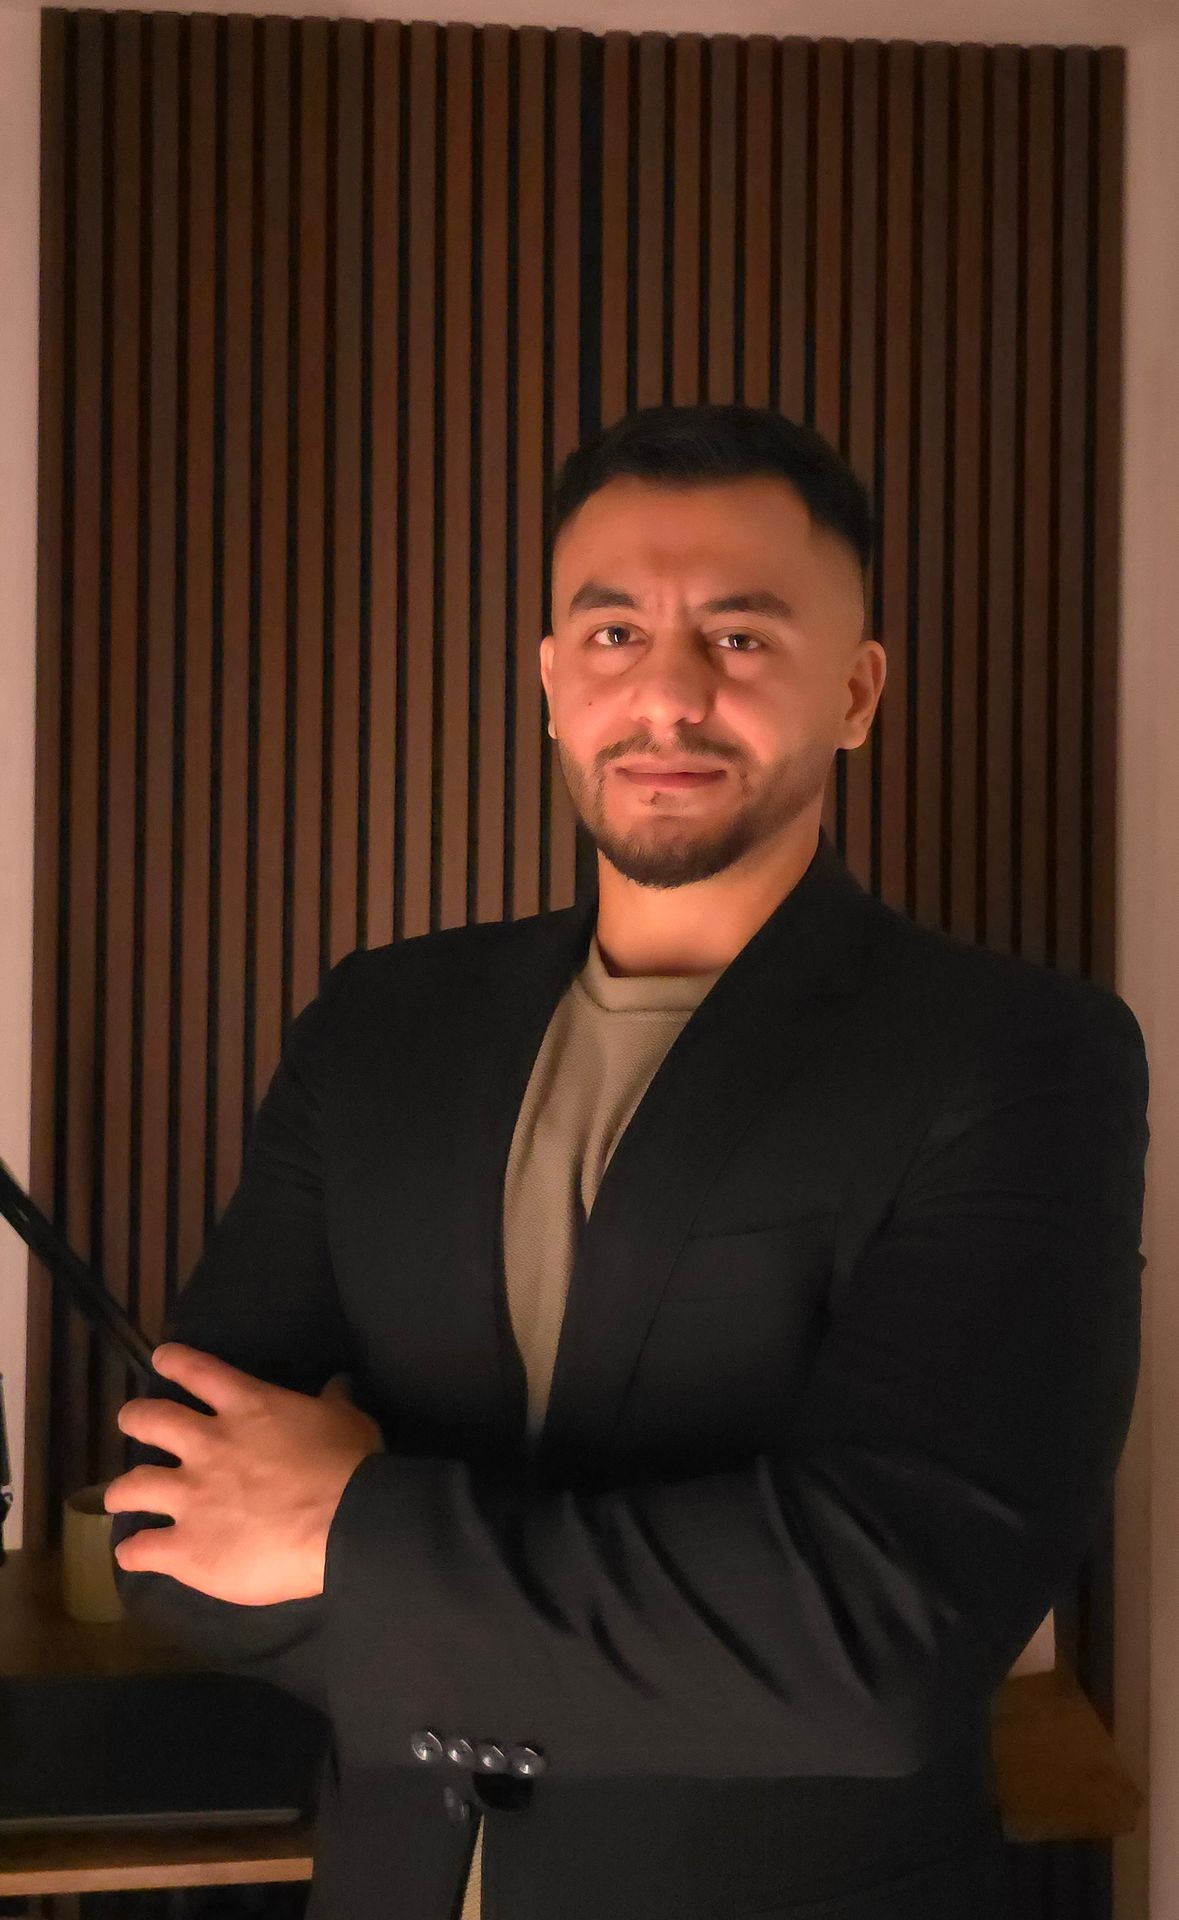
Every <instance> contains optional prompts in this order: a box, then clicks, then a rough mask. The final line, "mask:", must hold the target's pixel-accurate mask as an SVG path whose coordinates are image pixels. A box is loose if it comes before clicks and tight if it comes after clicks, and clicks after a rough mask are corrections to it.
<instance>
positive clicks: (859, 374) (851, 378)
mask: <svg viewBox="0 0 1179 1920" xmlns="http://www.w3.org/2000/svg"><path fill="white" fill-rule="evenodd" d="M849 86H850V100H851V115H852V129H851V130H852V146H851V153H852V167H851V178H850V179H849V180H848V181H847V182H846V187H847V191H848V196H849V203H850V204H849V208H848V225H849V228H850V233H849V242H850V246H849V252H850V262H849V284H848V287H847V290H846V298H847V302H848V306H849V309H850V311H849V313H848V327H847V334H848V344H847V386H848V405H847V419H846V421H845V423H844V428H845V434H846V443H847V457H848V460H849V462H850V464H851V466H852V468H853V470H854V472H855V473H857V474H858V475H859V477H860V478H861V480H863V481H864V483H865V485H866V486H867V487H868V489H869V492H870V493H874V492H875V473H876V409H877V394H876V349H877V338H878V331H879V327H878V318H877V297H878V289H879V286H880V262H879V259H878V257H877V243H878V239H879V229H880V205H879V192H880V180H879V169H880V152H879V122H880V48H879V45H878V43H877V42H876V41H873V40H860V41H857V43H856V45H855V46H854V47H853V49H852V54H851V73H850V78H849ZM867 592H868V594H869V596H871V594H872V592H873V583H872V580H871V579H869V582H868V586H867ZM867 616H868V620H869V622H870V621H871V616H872V602H871V598H870V597H869V600H868V603H867ZM869 630H870V629H869ZM891 664H892V663H891V658H890V661H889V665H890V667H891ZM885 684H886V685H887V681H886V683H885ZM879 744H880V742H879V735H878V734H877V732H876V729H875V727H873V729H872V732H871V733H870V734H869V736H868V738H867V740H865V742H864V744H863V746H862V747H859V748H857V749H856V750H855V751H854V752H852V753H847V754H845V755H844V765H845V769H846V772H845V797H844V823H845V824H844V855H845V858H846V859H847V862H848V864H849V866H850V867H851V868H852V871H853V872H854V873H855V874H856V875H857V876H858V877H859V879H860V881H861V883H862V885H864V886H870V885H871V884H872V812H873V795H872V781H873V773H872V763H873V758H874V756H875V755H876V753H877V752H878V751H879Z"/></svg>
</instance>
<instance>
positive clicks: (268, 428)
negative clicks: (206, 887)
mask: <svg viewBox="0 0 1179 1920" xmlns="http://www.w3.org/2000/svg"><path fill="white" fill-rule="evenodd" d="M291 38H292V29H291V25H290V22H289V21H286V20H267V21H265V22H264V23H263V26H262V30H261V50H260V56H259V57H260V58H261V62H262V89H261V124H260V125H259V126H258V127H257V128H256V130H255V137H256V138H257V139H258V140H260V142H261V145H262V164H261V172H262V181H261V192H262V206H261V214H260V238H259V248H260V253H261V259H260V261H259V263H258V264H259V298H260V300H261V306H262V311H261V314H260V315H257V316H255V324H256V325H258V326H259V327H260V329H261V340H260V355H259V359H260V364H259V378H260V381H261V391H260V394H259V396H258V398H259V406H260V419H259V436H260V437H259V449H258V477H257V484H258V588H257V591H258V614H257V622H258V630H257V633H256V635H255V637H254V646H255V660H256V664H255V673H256V675H257V690H256V694H255V716H254V726H255V733H256V741H257V744H256V747H255V758H254V814H255V840H254V845H255V856H254V900H253V915H254V951H253V955H252V964H253V989H254V1029H253V1103H254V1105H255V1106H257V1104H258V1102H259V1100H260V1099H261V1098H262V1095H263V1093H264V1092H265V1089H266V1085H267V1083H268V1081H269V1079H270V1076H271V1074H272V1073H273V1072H274V1069H275V1067H276V1065H277V1064H278V1057H279V1049H280V1045H281V1040H282V1029H283V1012H284V1008H283V973H284V932H283V924H284V895H285V891H286V841H287V835H288V832H289V823H288V820H287V806H286V768H287V745H286V741H287V630H288V624H289V622H290V619H291V610H290V608H289V607H288V603H287V577H288V569H289V557H290V556H289V543H288V538H287V520H288V514H289V511H290V507H291V490H290V488H289V485H288V466H289V462H290V456H291V441H290V424H289V417H288V402H289V394H290V388H291V381H292V377H293V373H294V369H293V367H292V364H291V358H290V326H291V317H292V316H291V297H290V282H291V266H292V262H291V111H292V108H291Z"/></svg>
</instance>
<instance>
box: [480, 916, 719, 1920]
mask: <svg viewBox="0 0 1179 1920" xmlns="http://www.w3.org/2000/svg"><path fill="white" fill-rule="evenodd" d="M722 971H723V969H720V968H718V969H717V970H716V971H715V972H712V973H700V974H688V975H671V974H635V975H630V976H627V977H616V976H615V975H613V974H611V973H609V972H608V971H607V969H606V964H605V962H604V960H603V959H602V953H601V949H600V947H599V946H598V938H597V934H596V932H595V933H593V934H591V936H590V943H589V948H588V951H587V954H586V959H585V964H584V965H583V967H582V969H581V971H580V972H579V973H577V974H575V975H574V977H573V979H572V980H571V981H570V982H569V986H568V988H567V989H566V991H565V993H564V994H563V995H562V997H561V999H560V1001H559V1002H558V1004H557V1007H556V1008H555V1010H554V1013H553V1017H552V1019H551V1020H550V1022H549V1025H548V1027H547V1029H546V1031H545V1036H544V1039H543V1040H542V1042H541V1046H540V1051H539V1053H538V1054H537V1056H536V1060H535V1062H534V1064H533V1068H532V1073H531V1075H530V1077H529V1081H528V1085H527V1087H526V1089H525V1092H524V1098H523V1100H522V1102H521V1104H520V1111H519V1114H518V1115H517V1117H516V1126H515V1131H514V1133H513V1135H512V1145H511V1149H510V1151H509V1154H508V1164H507V1169H506V1172H505V1175H504V1197H503V1205H504V1217H503V1230H504V1276H505V1282H506V1286H507V1296H508V1308H509V1312H510V1316H511V1322H512V1330H513V1332H514V1334H515V1337H516V1343H517V1345H518V1347H519V1349H520V1355H521V1358H522V1360H523V1362H524V1371H525V1374H526V1376H527V1380H528V1427H527V1434H528V1440H529V1442H530V1444H531V1445H532V1446H535V1445H536V1442H537V1439H538V1436H539V1434H540V1430H541V1428H542V1426H543V1425H544V1417H545V1411H546V1408H547V1406H548V1398H549V1387H550V1385H551V1382H552V1377H553V1365H554V1362H555V1360H556V1356H557V1341H558V1338H559V1336H560V1332H561V1321H562V1319H563V1318H564V1314H565V1297H566V1293H567V1290H568V1286H569V1275H570V1272H571V1271H572V1268H573V1262H574V1259H575V1257H576V1254H577V1248H578V1244H579V1242H580V1237H581V1232H582V1229H583V1228H584V1226H585V1222H586V1218H587V1216H588V1214H589V1211H590V1208H591V1207H592V1206H593V1204H594V1199H595V1196H596V1194H597V1191H598V1187H599V1185H600V1184H601V1180H602V1176H603V1174H604V1173H605V1171H606V1168H607V1166H608V1165H609V1164H610V1156H611V1155H612V1154H613V1152H614V1149H615V1147H616V1146H617V1144H618V1141H619V1140H620V1138H621V1136H622V1134H623V1132H624V1130H625V1128H626V1126H627V1124H628V1123H629V1121H630V1118H631V1116H632V1114H633V1113H634V1110H635V1108H636V1107H637V1106H638V1104H639V1101H640V1100H641V1099H642V1097H643V1094H644V1093H645V1092H646V1090H647V1087H648V1085H649V1084H650V1082H651V1080H652V1079H653V1078H654V1075H655V1072H656V1070H657V1068H658V1066H659V1064H660V1062H661V1060H662V1059H663V1056H664V1054H665V1053H666V1052H667V1049H668V1048H669V1047H670V1045H671V1043H672V1041H673V1040H674V1039H675V1037H676V1035H677V1034H678V1033H679V1031H680V1029H681V1028H682V1027H683V1026H684V1024H685V1022H686V1021H687V1019H688V1018H689V1016H690V1015H691V1014H692V1013H693V1012H694V1011H695V1009H696V1008H697V1007H698V1006H699V1004H700V1002H701V1001H702V1000H703V998H704V996H705V994H706V993H707V992H708V990H709V988H710V987H711V986H712V985H713V984H714V982H715V981H717V980H718V979H719V978H720V974H721V972H722ZM482 1860H483V1824H482V1821H480V1825H479V1831H478V1834H477V1837H476V1841H475V1851H474V1854H473V1856H472V1859H471V1866H470V1872H469V1874H468V1876H467V1884H466V1892H465V1896H464V1899H463V1907H462V1914H461V1916H460V1920H480V1886H481V1873H482Z"/></svg>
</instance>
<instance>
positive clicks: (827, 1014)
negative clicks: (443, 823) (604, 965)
mask: <svg viewBox="0 0 1179 1920" xmlns="http://www.w3.org/2000/svg"><path fill="white" fill-rule="evenodd" d="M871 905H872V896H871V895H870V894H868V893H867V892H866V891H865V890H864V888H862V887H861V886H860V883H859V882H858V880H856V879H855V877H854V875H852V874H851V873H850V872H849V870H848V868H847V867H846V866H845V865H844V863H843V861H842V860H841V859H840V857H839V854H838V853H837V852H836V850H835V848H834V846H833V844H832V842H831V840H830V838H829V837H828V836H827V834H826V833H825V832H824V833H822V834H821V835H820V841H819V846H818V850H817V851H816V854H815V857H814V859H813V861H812V862H811V865H810V867H808V869H807V871H806V873H805V874H804V875H803V877H802V879H801V880H800V881H799V882H798V884H797V885H796V886H795V887H794V888H793V889H792V891H791V892H790V893H789V894H788V895H787V896H786V898H785V899H784V900H783V901H782V902H781V904H780V905H779V906H778V907H777V908H775V910H774V912H773V913H772V914H771V915H770V916H769V918H768V920H766V921H765V922H764V923H763V925H762V926H761V927H760V928H759V929H758V931H757V933H756V934H755V935H754V936H753V938H752V939H751V940H750V941H748V942H747V944H746V945H745V947H743V948H742V950H741V952H740V953H739V954H738V955H737V956H736V958H735V959H734V960H733V961H732V962H731V963H730V965H729V966H728V967H726V968H725V970H724V972H723V973H722V974H721V976H720V978H719V979H718V980H717V981H716V982H715V984H714V985H713V987H712V988H711V989H710V990H709V992H708V993H707V994H706V996H705V998H704V999H703V1001H701V1003H700V1005H699V1006H698V1007H697V1008H696V1009H695V1011H694V1012H693V1013H692V1015H691V1016H690V1017H689V1019H688V1020H687V1022H686V1023H685V1025H684V1026H683V1028H682V1029H681V1030H680V1032H679V1034H678V1035H677V1036H676V1039H675V1040H674V1041H673V1043H672V1045H671V1047H670V1048H669V1049H668V1051H667V1053H666V1055H665V1056H664V1058H663V1060H662V1062H661V1064H660V1066H659V1068H658V1070H657V1071H656V1073H655V1075H654V1076H653V1078H652V1080H651V1082H650V1084H649V1086H648V1087H647V1089H646V1091H645V1093H644V1095H643V1098H642V1099H641V1101H640V1102H639V1105H638V1106H637V1108H636V1109H635V1112H634V1113H633V1115H632V1116H631V1119H630V1122H629V1124H628V1125H627V1127H626V1129H625V1131H624V1132H623V1134H622V1136H621V1138H620V1139H619V1141H618V1144H617V1146H616V1147H615V1150H614V1153H613V1155H612V1157H611V1160H610V1163H609V1165H608V1166H607V1168H606V1171H605V1174H604V1175H603V1178H602V1181H601V1184H600V1186H599V1189H598V1193H597V1196H596V1198H595V1201H594V1205H593V1207H592V1208H591V1210H590V1214H589V1217H588V1219H587V1221H586V1224H585V1228H584V1231H583V1234H582V1239H581V1243H580V1246H579V1248H578V1252H577V1256H576V1259H575V1261H574V1265H573V1270H572V1273H571V1275H570V1279H569V1289H568V1296H567V1300H566V1307H565V1315H564V1320H563V1323H562V1328H561V1336H560V1341H559V1345H558V1349H557V1356H556V1363H555V1367H554V1373H553V1380H552V1387H551V1392H550V1396H549V1402H548V1409H547V1418H546V1421H545V1425H544V1429H543V1431H542V1434H541V1436H540V1443H539V1447H538V1453H537V1466H538V1468H539V1469H542V1470H544V1471H554V1470H556V1471H564V1470H565V1469H566V1468H568V1469H570V1470H574V1471H577V1472H584V1471H585V1470H586V1469H587V1468H589V1469H593V1468H594V1467H597V1466H601V1465H602V1464H603V1463H604V1460H605V1458H606V1455H607V1453H608V1449H609V1443H610V1439H611V1435H612V1433H613V1430H614V1427H615V1423H616V1421H617V1419H618V1416H619V1413H620V1411H621V1408H622V1403H623V1400H624V1397H625V1394H626V1388H627V1384H628V1381H629V1379H630V1376H631V1373H632V1370H633V1368H634V1365H635V1363H636V1361H637V1358H638V1355H639V1351H640V1348H641V1347H642V1344H643V1341H644V1339H645V1337H646V1333H647V1329H648V1327H649V1325H650V1323H651V1320H652V1317H653V1316H654V1314H655V1312H656V1310H657V1308H658V1305H659V1300H660V1296H661V1295H662V1293H663V1290H664V1287H665V1286H666V1284H667V1280H668V1276H669V1274H670V1271H671V1268H672V1265H673V1263H674V1261H675V1258H676V1255H677V1254H678V1252H679V1250H680V1247H681V1245H682V1244H683V1241H684V1239H685V1237H686V1235H687V1234H688V1232H689V1230H690V1228H691V1225H692V1220H693V1217H694V1215H695V1214H696V1212H697V1210H698V1208H699V1206H700V1203H701V1201H702V1200H703V1198H704V1195H705V1193H706V1191H707V1189H708V1186H709V1183H710V1182H711V1180H712V1179H713V1177H714V1176H715V1174H716V1173H717V1172H718V1171H719V1169H720V1168H721V1167H722V1166H723V1165H724V1163H725V1161H726V1160H727V1159H728V1157H729V1156H730V1155H731V1154H732V1153H733V1152H735V1151H736V1150H737V1148H738V1146H739V1143H740V1139H741V1136H742V1133H743V1132H744V1131H745V1129H746V1128H747V1127H748V1126H749V1125H750V1124H752V1122H753V1120H754V1118H755V1117H756V1114H757V1112H758V1109H759V1108H760V1107H761V1106H762V1105H763V1104H764V1103H765V1102H766V1101H768V1100H770V1099H771V1098H773V1097H774V1096H775V1094H776V1093H777V1092H778V1091H779V1090H780V1089H781V1088H782V1087H783V1085H784V1084H786V1083H787V1082H788V1081H789V1079H790V1077H791V1075H792V1074H794V1073H796V1072H798V1070H799V1069H800V1068H801V1066H802V1065H803V1063H804V1062H805V1061H806V1060H808V1059H810V1058H811V1056H812V1055H814V1054H815V1053H816V1052H818V1051H819V1050H820V1049H821V1048H822V1047H823V1045H824V1044H825V1043H826V1042H827V1040H828V1039H829V1038H830V1036H831V1035H832V1034H833V1032H834V1030H835V1028H836V1026H837V1025H838V1024H839V1022H840V1021H841V1019H842V1018H843V1017H844V1015H845V1014H846V1012H847V1009H848V1006H849V1004H850V1001H851V998H852V997H853V996H854V995H855V993H856V991H857V989H858V987H859V986H860V984H861V981H862V979H863V974H864V968H865V965H866V936H867V931H868V926H869V922H870V914H869V912H868V911H866V910H865V909H867V908H870V906H871ZM597 907H598V900H597V891H596V889H595V891H594V893H593V895H592V896H591V897H590V898H589V899H588V900H586V901H583V902H579V903H578V904H577V905H575V906H573V907H570V908H565V909H562V910H560V911H559V912H557V913H553V914H549V915H544V916H538V917H537V918H536V919H535V920H534V921H533V922H531V923H529V925H528V926H527V927H525V926H523V925H521V926H520V927H519V928H518V932H519V934H520V936H521V939H522V941H523V946H522V947H521V946H520V945H518V944H517V943H516V942H514V941H509V942H508V943H507V944H506V947H505V949H504V952H503V956H502V963H501V962H500V961H498V960H497V964H496V967H495V969H494V972H495V975H496V980H495V986H494V991H492V992H490V993H489V994H488V997H487V1003H486V1010H487V1014H488V1016H489V1020H490V1023H491V1025H492V1027H493V1029H494V1033H495V1036H496V1037H495V1038H494V1039H492V1044H491V1046H490V1047H489V1049H488V1051H487V1053H486V1054H485V1056H484V1058H485V1059H487V1060H491V1061H493V1062H494V1063H495V1068H496V1072H495V1087H494V1093H493V1095H492V1106H491V1113H490V1120H489V1137H488V1141H487V1151H486V1152H485V1153H483V1154H480V1155H479V1157H478V1169H477V1172H476V1176H475V1191H474V1193H473V1195H472V1200H473V1211H472V1216H471V1218H472V1224H473V1225H474V1226H475V1227H476V1228H477V1230H478V1231H479V1232H480V1234H482V1233H483V1232H486V1234H487V1240H486V1242H485V1244H486V1245H487V1246H488V1252H489V1255H490V1260H491V1271H492V1274H493V1276H494V1279H493V1285H494V1291H495V1297H496V1312H497V1327H498V1333H499V1355H500V1377H501V1382H502V1388H503V1394H504V1411H505V1414H506V1418H507V1425H508V1430H509V1432H510V1433H512V1434H514V1435H515V1436H516V1437H517V1440H518V1442H519V1443H520V1444H522V1434H523V1427H524V1413H525V1404H526V1382H525V1378H524V1369H523V1365H522V1362H521V1360H520V1355H519V1351H518V1349H517V1347H516V1345H515V1341H514V1339H513V1337H512V1333H511V1328H510V1322H509V1318H508V1313H507V1305H506V1299H507V1296H506V1284H505V1276H504V1264H503V1236H502V1224H503V1222H502V1205H503V1181H504V1173H505V1169H506V1166H507V1158H508V1151H509V1148H510V1146H511V1140H512V1133H513V1130H514V1126H515V1121H516V1116H517V1113H518V1112H519V1108H520V1103H521V1101H522V1100H523V1097H524V1092H525V1089H526V1087H527V1084H528V1078H529V1075H530V1073H531V1071H532V1066H533V1064H534V1062H535V1059H536V1056H537V1053H538V1052H539V1049H540V1044H541V1041H542V1039H543V1037H544V1033H545V1030H546V1028H547V1026H548V1023H549V1020H550V1018H551V1016H552V1014H553V1012H554V1010H555V1008H556V1006H557V1003H558V1001H559V999H560V997H561V995H562V993H563V992H564V991H565V989H566V987H567V986H568V984H569V981H570V979H571V978H572V976H573V974H574V973H575V972H576V971H577V970H578V968H579V967H580V966H581V964H582V963H583V961H584V959H585V955H586V952H587V949H588V946H589V939H590V934H591V932H592V930H593V927H594V925H595V923H596V919H597ZM485 1037H487V1038H492V1036H491V1035H486V1036H485ZM489 1091H491V1090H490V1089H489Z"/></svg>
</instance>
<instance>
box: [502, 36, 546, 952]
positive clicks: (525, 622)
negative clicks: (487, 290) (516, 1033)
mask: <svg viewBox="0 0 1179 1920" xmlns="http://www.w3.org/2000/svg"><path fill="white" fill-rule="evenodd" d="M519 46H520V73H519V94H518V97H517V102H516V114H517V119H518V122H519V189H518V192H519V199H518V202H517V218H518V221H519V235H518V254H517V260H518V266H517V273H516V471H515V476H514V481H515V484H514V494H515V501H516V516H515V520H516V540H515V560H516V591H515V596H514V601H515V612H516V619H515V633H514V635H513V649H514V653H515V669H516V671H515V683H516V700H515V712H514V715H513V726H514V733H515V745H516V751H515V756H514V768H513V771H514V775H515V779H514V794H513V801H514V807H513V819H512V832H513V838H514V846H515V850H516V860H515V867H514V886H513V890H512V903H511V908H510V911H511V913H512V916H513V918H515V917H517V916H519V915H521V914H526V913H539V911H540V908H541V898H540V799H541V794H540V735H541V728H542V725H543V722H542V720H541V699H540V676H539V674H538V672H537V664H536V648H537V643H538V641H539V639H540V636H541V634H542V633H543V632H544V619H543V612H542V607H541V598H540V589H541V576H542V572H543V561H542V558H541V551H540V536H541V529H542V523H543V518H544V489H545V486H546V485H547V482H548V474H547V473H546V471H545V465H544V408H545V381H546V367H545V328H544V192H545V173H544V136H545V93H544V32H543V29H542V28H540V27H522V28H521V29H520V32H519Z"/></svg>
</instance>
